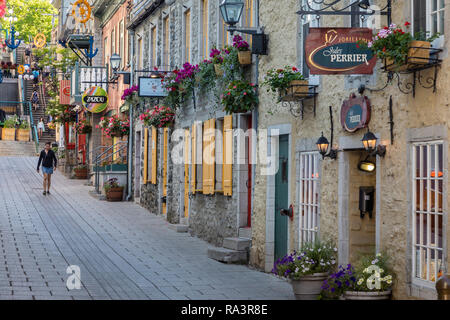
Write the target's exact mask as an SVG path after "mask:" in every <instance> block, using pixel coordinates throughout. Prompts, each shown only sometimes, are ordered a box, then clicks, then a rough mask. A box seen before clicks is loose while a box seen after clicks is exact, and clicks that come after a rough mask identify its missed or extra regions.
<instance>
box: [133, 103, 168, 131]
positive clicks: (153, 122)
mask: <svg viewBox="0 0 450 320" xmlns="http://www.w3.org/2000/svg"><path fill="white" fill-rule="evenodd" d="M139 119H140V120H141V121H142V123H143V124H144V125H146V126H148V127H155V128H167V127H172V126H173V124H174V122H175V112H174V111H173V110H172V109H171V108H169V107H165V106H154V107H153V110H147V111H146V112H144V113H142V114H141V115H140V116H139Z"/></svg>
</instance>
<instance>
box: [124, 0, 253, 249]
mask: <svg viewBox="0 0 450 320" xmlns="http://www.w3.org/2000/svg"><path fill="white" fill-rule="evenodd" d="M249 3H251V8H252V9H251V10H249V11H251V12H252V14H253V15H254V11H253V8H254V6H255V5H256V4H255V2H254V1H249ZM219 4H220V3H219V1H212V0H209V1H204V0H189V1H181V0H175V1H147V2H145V1H144V2H143V3H136V4H135V7H134V8H133V9H132V11H131V16H132V17H131V19H130V24H129V28H130V29H131V30H132V31H133V32H134V34H135V41H134V52H135V54H134V55H133V64H134V65H135V66H136V70H145V71H142V72H139V71H138V72H136V74H135V78H134V81H135V83H137V81H138V78H139V77H140V76H149V74H150V71H152V70H154V68H155V67H157V68H158V70H160V71H171V70H173V69H175V68H181V67H182V66H183V64H184V63H185V62H190V63H191V64H194V65H195V64H197V63H199V62H201V61H203V60H204V59H208V58H209V52H210V50H211V49H212V48H213V47H218V48H223V46H224V44H231V42H230V38H231V37H230V36H229V34H227V33H226V29H225V26H224V24H223V20H222V18H221V16H220V12H219ZM205 10H206V11H205ZM133 12H139V13H136V14H135V15H134V16H133ZM205 17H206V21H205ZM255 70H256V68H255V65H253V66H252V67H248V68H246V69H245V74H246V77H248V78H249V79H251V78H252V77H255V76H254V74H255ZM195 97H196V98H195V99H196V101H195V105H194V103H193V100H192V99H187V101H186V102H185V104H184V105H183V107H181V108H179V109H178V110H177V112H176V120H175V126H174V127H173V128H169V129H157V130H152V128H146V127H144V126H143V125H142V123H141V122H140V121H139V120H138V119H137V116H136V119H135V128H134V133H135V139H134V149H133V150H134V155H135V159H134V161H135V165H134V170H133V185H134V187H133V188H134V197H135V201H137V202H139V203H140V204H141V205H142V206H144V207H146V208H147V209H148V210H149V211H150V212H152V213H154V214H159V215H163V216H165V217H166V219H167V220H168V221H169V222H170V223H172V224H181V225H184V226H188V227H189V231H190V232H191V234H192V235H195V236H198V237H200V238H202V239H205V240H206V241H208V242H210V243H212V244H214V245H216V246H221V245H222V243H223V239H225V238H229V237H238V236H242V237H244V236H246V237H250V222H249V221H250V219H249V215H250V214H251V212H250V210H249V206H251V202H252V200H251V199H252V195H251V190H252V186H251V182H250V181H248V180H249V172H250V176H251V175H252V174H253V170H252V169H251V168H250V167H249V165H248V162H247V163H246V164H243V165H236V164H233V165H232V166H231V168H232V169H231V170H230V172H231V178H230V179H231V180H230V186H229V187H227V189H226V190H225V191H224V179H225V178H224V170H225V169H223V168H224V167H223V166H222V161H216V163H215V176H214V179H215V184H214V185H215V188H214V190H213V191H212V193H208V194H205V189H203V186H202V182H203V180H202V176H201V173H202V172H203V168H202V159H203V156H202V153H201V151H202V150H203V145H202V141H203V139H204V135H203V132H204V131H203V129H204V128H205V126H206V124H208V125H211V124H214V127H215V129H216V131H215V132H216V135H215V158H216V160H217V159H219V158H220V159H221V158H222V157H223V152H224V151H223V150H224V148H228V150H229V151H228V152H231V157H232V158H233V159H234V163H237V159H238V157H241V158H243V159H244V160H245V158H246V157H248V154H249V152H248V150H249V148H250V149H252V148H253V147H254V143H255V142H250V144H249V143H248V138H245V136H244V135H245V133H244V131H246V130H247V128H248V126H249V124H250V123H251V122H252V120H253V119H255V114H253V113H251V112H249V113H247V114H233V115H231V116H227V115H226V113H225V112H224V111H223V110H222V107H221V106H220V105H218V104H217V103H216V101H217V99H216V98H215V97H214V96H213V94H212V93H211V94H210V95H204V94H202V93H200V92H197V93H196V94H195ZM152 103H154V104H156V103H158V102H157V101H156V102H155V101H152V102H148V103H146V106H145V107H141V109H140V110H138V112H139V111H143V110H144V109H145V108H147V107H151V106H152V105H151V104H152ZM253 121H254V120H253ZM227 126H229V129H237V128H241V129H242V130H243V131H242V132H241V134H239V135H236V136H228V137H230V138H231V139H230V142H229V144H227V147H225V144H226V143H227V142H225V139H224V138H223V133H224V131H226V127H227ZM194 127H195V129H194ZM224 129H225V130H224ZM164 130H166V133H164ZM194 132H196V138H195V139H194V138H193V137H194ZM231 140H232V141H231ZM152 148H154V149H155V150H154V151H153V150H152ZM193 148H196V150H197V151H196V156H193ZM153 157H154V160H153ZM176 158H178V159H180V158H181V159H185V158H186V159H187V160H188V161H189V164H188V165H187V166H186V165H185V164H184V162H181V163H180V161H177V160H176ZM193 159H196V160H195V161H198V163H197V164H193V163H192V162H193V161H192V160H193ZM244 163H245V161H244ZM194 170H195V172H196V175H195V178H194ZM249 170H250V171H249ZM154 174H156V177H153V175H154ZM153 179H154V180H153ZM194 180H195V184H193V181H194ZM249 193H250V195H249Z"/></svg>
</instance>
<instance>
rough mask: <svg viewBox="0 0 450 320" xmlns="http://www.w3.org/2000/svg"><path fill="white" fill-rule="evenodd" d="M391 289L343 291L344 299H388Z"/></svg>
mask: <svg viewBox="0 0 450 320" xmlns="http://www.w3.org/2000/svg"><path fill="white" fill-rule="evenodd" d="M391 294H392V290H388V291H373V292H365V291H345V292H344V299H345V300H390V299H391Z"/></svg>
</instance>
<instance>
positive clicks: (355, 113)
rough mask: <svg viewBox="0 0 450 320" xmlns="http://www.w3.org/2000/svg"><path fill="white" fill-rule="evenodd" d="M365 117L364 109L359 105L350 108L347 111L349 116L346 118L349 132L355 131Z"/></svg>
mask: <svg viewBox="0 0 450 320" xmlns="http://www.w3.org/2000/svg"><path fill="white" fill-rule="evenodd" d="M362 115H363V109H362V107H361V106H360V105H359V104H355V105H353V106H351V107H350V109H349V110H348V111H347V115H346V116H345V126H346V127H347V128H348V129H349V130H354V129H356V127H358V126H359V125H360V123H361V119H362Z"/></svg>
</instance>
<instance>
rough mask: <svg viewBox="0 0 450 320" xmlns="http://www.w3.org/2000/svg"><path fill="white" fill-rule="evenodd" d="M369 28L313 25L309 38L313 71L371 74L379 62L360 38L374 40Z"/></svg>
mask: <svg viewBox="0 0 450 320" xmlns="http://www.w3.org/2000/svg"><path fill="white" fill-rule="evenodd" d="M371 40H372V30H371V29H368V28H310V29H309V34H308V36H307V38H306V46H305V54H306V63H307V65H308V67H309V69H310V73H311V74H372V73H373V68H374V67H375V64H376V62H377V59H376V56H375V55H374V54H373V53H372V51H371V50H370V49H368V48H361V47H360V46H359V45H358V41H365V42H368V41H371Z"/></svg>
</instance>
